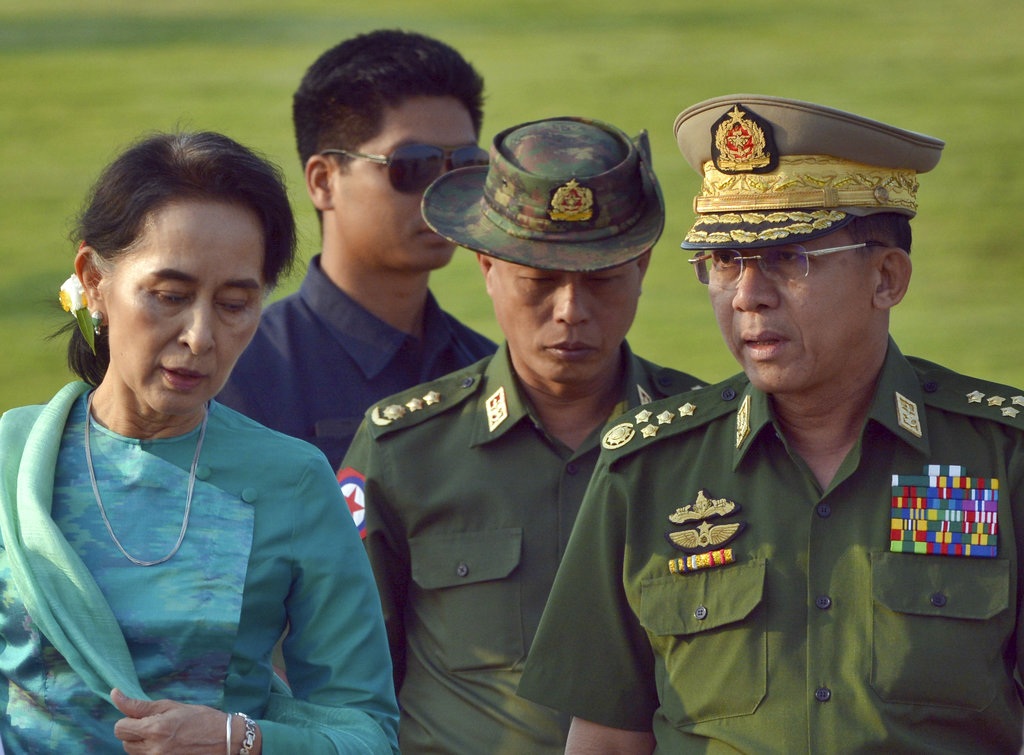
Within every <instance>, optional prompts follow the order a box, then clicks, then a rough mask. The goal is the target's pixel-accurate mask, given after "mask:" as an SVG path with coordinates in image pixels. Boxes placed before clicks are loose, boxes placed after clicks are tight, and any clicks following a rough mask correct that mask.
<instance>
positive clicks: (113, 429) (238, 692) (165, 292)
mask: <svg viewBox="0 0 1024 755" xmlns="http://www.w3.org/2000/svg"><path fill="white" fill-rule="evenodd" d="M76 242H80V246H79V248H78V253H77V255H76V257H75V264H74V275H72V276H71V278H69V279H68V281H67V282H66V283H65V285H64V286H63V287H62V292H61V301H62V302H63V304H64V305H65V308H66V309H67V310H68V311H69V312H71V313H72V314H73V315H74V317H75V322H74V323H72V326H71V341H70V345H69V351H68V362H69V364H70V366H71V368H72V369H73V370H74V372H75V373H76V374H77V375H78V376H79V377H80V378H81V380H80V381H76V382H73V383H71V384H69V385H67V386H65V387H64V388H63V389H62V390H61V391H60V392H59V393H58V394H57V395H56V396H55V397H54V398H53V399H52V400H51V401H50V402H49V403H48V404H46V405H45V406H33V407H22V408H20V409H14V410H11V411H9V412H7V413H6V414H4V416H3V418H2V419H0V540H2V543H0V544H2V549H0V675H2V677H3V678H4V681H5V683H4V684H3V685H2V687H0V741H2V748H0V750H3V751H5V752H6V753H8V754H11V753H30V752H31V753H34V752H46V753H49V752H86V751H88V752H120V751H122V749H123V750H124V751H126V752H129V753H171V752H173V753H211V755H213V754H216V755H220V753H227V754H228V755H236V754H237V753H242V755H254V754H256V753H261V752H262V753H280V752H306V753H317V752H323V753H336V752H341V753H344V752H384V753H390V752H392V751H395V750H397V746H396V720H397V710H396V705H395V701H394V694H393V691H392V684H391V671H390V664H389V659H388V647H387V641H386V637H385V634H384V629H383V623H382V620H381V613H380V605H379V601H378V599H377V595H376V590H375V588H374V583H373V578H372V576H371V574H370V571H369V567H368V565H367V562H366V558H365V555H364V554H363V551H362V547H361V545H360V541H359V537H358V535H357V533H356V531H355V528H354V525H353V523H352V518H351V516H350V515H349V513H348V508H347V506H346V505H345V501H344V499H343V498H342V497H341V494H340V491H339V488H338V484H337V480H336V479H335V477H334V475H333V473H332V472H331V470H330V467H329V466H328V464H327V462H326V460H325V459H324V458H323V456H322V455H321V454H320V453H319V452H318V451H317V450H316V449H314V448H313V447H311V446H308V445H307V444H305V443H303V442H301V441H297V440H294V439H292V438H288V437H286V436H283V435H280V434H278V433H275V432H273V431H271V430H268V429H266V428H264V427H263V426H262V425H259V424H257V423H255V422H252V421H251V420H248V419H246V418H245V417H243V416H242V415H240V414H238V413H236V412H234V411H232V410H231V409H228V408H227V407H224V406H221V405H219V404H217V403H216V402H215V401H213V397H214V396H215V395H216V394H217V392H218V391H219V390H220V388H221V386H222V385H223V384H224V382H225V380H226V379H227V377H228V375H229V374H230V372H231V369H232V367H233V366H234V364H235V360H236V359H237V358H238V356H239V354H241V352H242V350H243V349H244V348H245V346H246V345H247V344H248V342H249V339H250V338H251V337H252V335H253V332H254V331H255V329H256V325H257V322H258V320H259V315H260V310H261V307H262V302H263V299H264V297H265V295H266V293H267V292H268V291H269V290H270V289H271V288H272V287H273V286H274V284H275V283H276V282H277V279H278V277H279V275H280V274H281V273H282V272H283V271H284V270H286V269H287V268H288V266H289V265H290V263H291V261H292V257H293V254H294V246H295V228H294V223H293V220H292V216H291V210H290V207H289V204H288V198H287V195H286V192H285V189H284V186H283V184H282V182H281V178H280V176H279V173H278V172H277V170H276V168H274V167H273V166H271V165H269V164H268V163H267V162H265V161H264V160H262V159H261V158H259V157H257V156H256V155H255V154H253V153H252V152H250V151H249V150H247V149H246V148H244V147H242V146H241V145H239V144H237V143H236V142H234V141H232V140H230V139H228V138H227V137H224V136H221V135H219V134H213V133H202V132H201V133H182V134H158V135H155V136H151V137H149V138H146V139H144V140H143V141H141V142H139V143H137V144H136V145H135V146H133V147H131V148H130V149H128V150H127V151H126V152H124V153H123V154H122V155H121V156H120V157H118V158H117V159H116V160H115V161H114V162H113V163H111V164H110V165H109V166H108V167H107V168H106V170H105V171H104V172H103V174H102V175H101V177H100V179H99V181H98V182H97V184H96V185H95V187H94V188H93V191H92V194H91V196H90V199H89V202H88V203H87V206H86V208H85V210H84V212H83V214H82V216H81V218H80V220H79V223H78V227H77V230H76ZM267 389H268V390H273V386H268V387H267ZM286 626H287V627H289V633H288V636H287V639H286V640H285V642H284V645H283V652H284V658H285V661H286V663H287V667H288V677H289V683H290V689H289V688H287V687H285V686H284V685H283V683H281V682H280V681H279V679H278V678H277V677H275V675H274V672H273V668H272V665H271V654H272V650H273V648H274V644H275V642H276V641H277V639H278V638H279V637H280V636H281V634H282V632H283V630H284V629H285V627H286Z"/></svg>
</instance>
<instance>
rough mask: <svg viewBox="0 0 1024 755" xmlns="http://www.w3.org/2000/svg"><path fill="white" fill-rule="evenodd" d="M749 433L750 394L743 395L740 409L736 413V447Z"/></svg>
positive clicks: (741, 443)
mask: <svg viewBox="0 0 1024 755" xmlns="http://www.w3.org/2000/svg"><path fill="white" fill-rule="evenodd" d="M748 435H750V394H749V393H748V394H747V395H746V396H744V397H743V403H742V404H740V410H739V411H738V412H737V413H736V448H739V447H740V446H741V445H743V441H744V440H746V438H747V436H748Z"/></svg>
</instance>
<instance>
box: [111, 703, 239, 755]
mask: <svg viewBox="0 0 1024 755" xmlns="http://www.w3.org/2000/svg"><path fill="white" fill-rule="evenodd" d="M110 699H111V700H112V701H113V702H114V705H116V706H117V709H118V710H119V711H121V712H122V713H124V715H125V716H126V717H125V718H122V719H121V720H120V721H118V722H117V723H116V724H115V725H114V735H115V736H116V737H117V738H118V739H120V740H121V741H122V742H123V743H124V751H125V752H127V753H129V755H158V754H162V753H175V754H177V753H181V755H207V754H209V755H223V753H224V752H225V745H226V742H225V739H224V735H225V728H226V727H225V723H226V714H225V713H224V711H220V710H216V709H215V708H210V707H207V706H206V705H185V704H184V703H176V702H174V701H173V700H153V701H150V700H137V699H135V698H132V697H128V696H127V695H125V694H124V693H123V692H121V690H119V689H115V690H112V691H111V693H110ZM236 720H237V721H238V722H241V718H240V717H236ZM232 734H233V736H232V740H233V742H232V746H231V752H232V753H237V752H238V750H239V748H240V747H241V740H242V736H241V735H243V734H244V728H242V727H239V726H235V727H234V728H233V730H232ZM257 744H258V742H257ZM252 752H253V753H254V755H255V753H258V752H259V749H257V748H256V747H254V748H253V749H252Z"/></svg>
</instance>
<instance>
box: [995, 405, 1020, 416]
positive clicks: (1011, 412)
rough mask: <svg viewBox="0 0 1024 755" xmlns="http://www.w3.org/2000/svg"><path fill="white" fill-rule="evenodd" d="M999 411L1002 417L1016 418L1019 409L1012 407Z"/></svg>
mask: <svg viewBox="0 0 1024 755" xmlns="http://www.w3.org/2000/svg"><path fill="white" fill-rule="evenodd" d="M1000 411H1001V412H1002V413H1003V416H1004V417H1016V416H1017V415H1018V414H1020V409H1014V408H1013V407H1012V406H1004V407H1003V408H1002V409H1000Z"/></svg>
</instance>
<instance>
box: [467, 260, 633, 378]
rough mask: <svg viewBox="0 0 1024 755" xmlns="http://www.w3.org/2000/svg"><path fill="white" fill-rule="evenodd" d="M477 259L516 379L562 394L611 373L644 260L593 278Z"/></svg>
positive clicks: (617, 362) (616, 365)
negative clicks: (506, 342) (506, 343)
mask: <svg viewBox="0 0 1024 755" xmlns="http://www.w3.org/2000/svg"><path fill="white" fill-rule="evenodd" d="M478 258H479V260H480V267H481V269H482V270H483V273H484V279H485V281H486V284H487V293H488V294H489V295H490V297H491V299H492V300H493V301H494V313H495V315H496V317H497V320H498V325H499V326H500V327H501V330H502V332H503V333H504V334H505V338H506V340H507V341H508V346H509V351H510V353H511V356H512V364H513V366H514V368H515V370H516V374H517V375H518V376H519V378H520V379H521V380H523V381H524V382H525V383H526V384H527V385H530V386H532V387H535V388H539V389H542V390H546V391H548V392H551V393H564V392H565V391H566V390H575V389H579V390H585V389H586V388H587V387H588V386H589V385H593V384H598V383H601V382H602V381H604V380H606V379H607V378H608V376H609V375H611V374H617V372H618V370H619V366H620V358H621V357H620V347H621V346H622V342H623V339H624V338H625V337H626V332H627V331H628V330H629V327H630V325H632V323H633V317H634V316H635V315H636V307H637V302H638V300H639V298H640V284H641V282H642V281H643V277H644V273H645V272H646V270H647V264H648V261H649V260H650V255H649V254H645V255H643V256H642V257H640V258H639V259H636V260H633V261H632V262H627V263H626V264H624V265H619V266H618V267H613V268H610V269H608V270H601V271H599V272H596V273H577V272H559V271H552V270H541V269H538V268H533V267H526V266H524V265H517V264H515V263H513V262H505V261H504V260H499V259H495V258H493V257H488V256H486V255H478Z"/></svg>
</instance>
